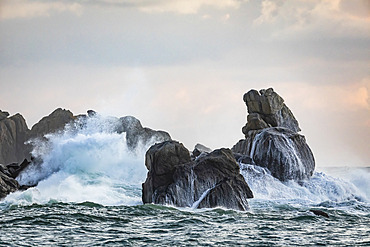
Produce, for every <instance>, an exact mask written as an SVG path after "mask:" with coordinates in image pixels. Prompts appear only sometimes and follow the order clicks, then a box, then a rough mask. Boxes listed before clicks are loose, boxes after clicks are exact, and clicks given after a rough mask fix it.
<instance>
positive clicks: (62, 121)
mask: <svg viewBox="0 0 370 247" xmlns="http://www.w3.org/2000/svg"><path fill="white" fill-rule="evenodd" d="M73 120H75V117H74V116H73V114H72V112H70V111H69V110H65V109H62V108H58V109H56V110H55V111H53V112H52V113H51V114H50V115H48V116H46V117H43V118H42V119H41V120H40V121H39V122H38V123H36V124H35V125H34V126H32V129H31V131H30V134H29V136H28V138H29V139H31V138H37V137H44V135H46V134H51V133H55V132H57V131H59V130H63V129H64V127H65V125H66V124H67V123H70V122H71V121H73Z"/></svg>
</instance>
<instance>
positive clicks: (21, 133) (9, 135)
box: [0, 110, 31, 164]
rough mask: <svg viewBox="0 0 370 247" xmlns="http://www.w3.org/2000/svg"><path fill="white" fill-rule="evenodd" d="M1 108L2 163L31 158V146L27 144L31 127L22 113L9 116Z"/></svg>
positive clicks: (0, 142) (0, 157)
mask: <svg viewBox="0 0 370 247" xmlns="http://www.w3.org/2000/svg"><path fill="white" fill-rule="evenodd" d="M8 116H9V113H8V112H3V111H1V110H0V164H9V163H12V162H21V161H23V160H24V159H25V158H29V157H30V156H29V151H30V149H31V147H30V146H29V145H26V144H25V141H26V140H27V136H28V133H29V129H28V127H27V124H26V121H25V119H24V118H23V117H22V115H20V114H16V115H14V116H12V117H8Z"/></svg>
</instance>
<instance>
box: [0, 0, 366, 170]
mask: <svg viewBox="0 0 370 247" xmlns="http://www.w3.org/2000/svg"><path fill="white" fill-rule="evenodd" d="M269 87H273V88H274V90H275V91H276V92H277V93H278V94H279V95H281V96H282V97H283V98H284V100H285V103H286V105H287V106H288V107H289V108H290V109H291V110H292V112H293V114H294V115H295V117H296V118H297V120H298V121H299V123H300V127H301V129H302V132H301V134H303V135H305V137H306V140H307V142H308V144H309V146H310V147H311V149H312V151H313V153H314V155H315V159H316V165H317V166H318V167H327V166H370V148H369V146H370V145H369V140H370V99H369V94H370V1H368V0H326V1H325V0H297V1H293V0H287V1H283V0H281V1H280V0H277V1H270V0H264V1H256V0H198V1H196V0H171V1H166V0H156V1H155V0H89V1H88V0H80V1H72V0H64V1H47V0H33V1H30V0H0V109H1V110H3V111H8V112H9V113H10V114H11V115H13V114H16V113H21V114H22V115H23V116H24V117H25V118H26V120H27V124H28V126H29V127H31V126H32V125H33V124H35V123H36V122H38V121H39V120H40V119H41V118H42V117H43V116H46V115H48V114H50V113H51V112H52V111H53V110H54V109H56V108H58V107H62V108H65V109H69V110H71V111H72V112H73V113H74V114H76V115H77V114H81V113H86V111H87V110H89V109H93V110H95V111H97V112H99V113H101V114H103V115H112V116H117V117H121V116H126V115H133V116H135V117H137V118H138V119H140V120H141V122H142V124H143V125H144V126H147V127H150V128H153V129H161V130H165V131H168V132H169V133H170V134H171V136H172V138H173V139H175V140H178V141H180V142H182V143H184V145H185V146H186V147H187V148H188V149H190V150H192V149H193V148H194V145H195V144H196V143H202V144H204V145H206V146H209V147H211V148H213V149H215V148H220V147H232V146H233V145H234V144H235V143H236V142H237V141H238V140H240V139H242V138H243V134H242V132H241V128H242V127H243V126H244V125H245V123H246V116H247V112H246V111H247V109H246V106H245V104H244V102H243V100H242V98H243V94H244V93H246V92H247V91H249V90H250V89H257V90H259V89H263V88H269Z"/></svg>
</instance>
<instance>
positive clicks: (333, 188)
mask: <svg viewBox="0 0 370 247" xmlns="http://www.w3.org/2000/svg"><path fill="white" fill-rule="evenodd" d="M240 166H241V170H240V171H241V174H242V175H243V176H244V178H245V180H246V181H247V183H248V185H249V186H250V187H251V189H252V191H253V194H254V197H255V199H262V200H278V201H279V200H280V201H281V202H286V201H289V200H292V201H296V202H299V203H300V204H306V205H312V204H315V203H321V202H325V201H335V202H341V201H347V200H357V201H360V202H369V201H370V199H369V197H368V195H367V194H366V193H365V191H364V190H363V188H362V187H358V186H356V185H355V184H354V183H352V182H351V181H350V180H349V179H348V177H347V179H342V178H336V177H333V176H330V175H328V174H326V173H324V172H315V173H314V175H313V177H311V178H310V179H308V180H303V181H301V182H300V183H297V182H294V181H286V182H281V181H280V180H278V179H276V178H274V177H273V176H271V174H270V172H269V171H268V170H267V169H265V168H263V167H259V166H256V165H250V164H240ZM365 174H367V175H366V176H367V178H369V173H365ZM363 176H365V175H363ZM365 181H366V179H365ZM363 183H365V182H364V181H363V180H361V183H360V182H359V184H360V185H362V184H363Z"/></svg>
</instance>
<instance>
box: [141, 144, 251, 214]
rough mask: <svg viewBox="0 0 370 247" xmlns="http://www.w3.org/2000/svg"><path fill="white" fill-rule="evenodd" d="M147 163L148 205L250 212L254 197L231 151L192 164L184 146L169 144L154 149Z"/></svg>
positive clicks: (145, 190)
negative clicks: (220, 208) (248, 210)
mask: <svg viewBox="0 0 370 247" xmlns="http://www.w3.org/2000/svg"><path fill="white" fill-rule="evenodd" d="M145 164H146V166H147V168H148V170H149V172H148V176H147V179H146V181H145V183H144V184H143V202H144V203H156V204H170V205H175V206H179V207H193V208H213V207H218V206H220V207H226V208H232V209H237V210H247V209H248V202H247V198H252V197H253V193H252V191H251V190H250V188H249V186H248V185H247V183H246V182H245V180H244V178H243V177H242V176H241V175H240V173H239V165H238V163H237V162H236V161H235V158H234V156H233V154H232V152H231V150H229V149H218V150H215V151H213V152H212V153H210V154H206V155H202V156H201V157H199V158H197V159H196V160H195V161H191V160H190V155H189V151H188V150H187V149H186V148H185V147H184V146H183V145H182V144H180V143H178V142H175V141H169V142H164V143H160V144H156V145H154V146H152V147H151V148H150V149H149V150H148V152H147V155H146V162H145Z"/></svg>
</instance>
